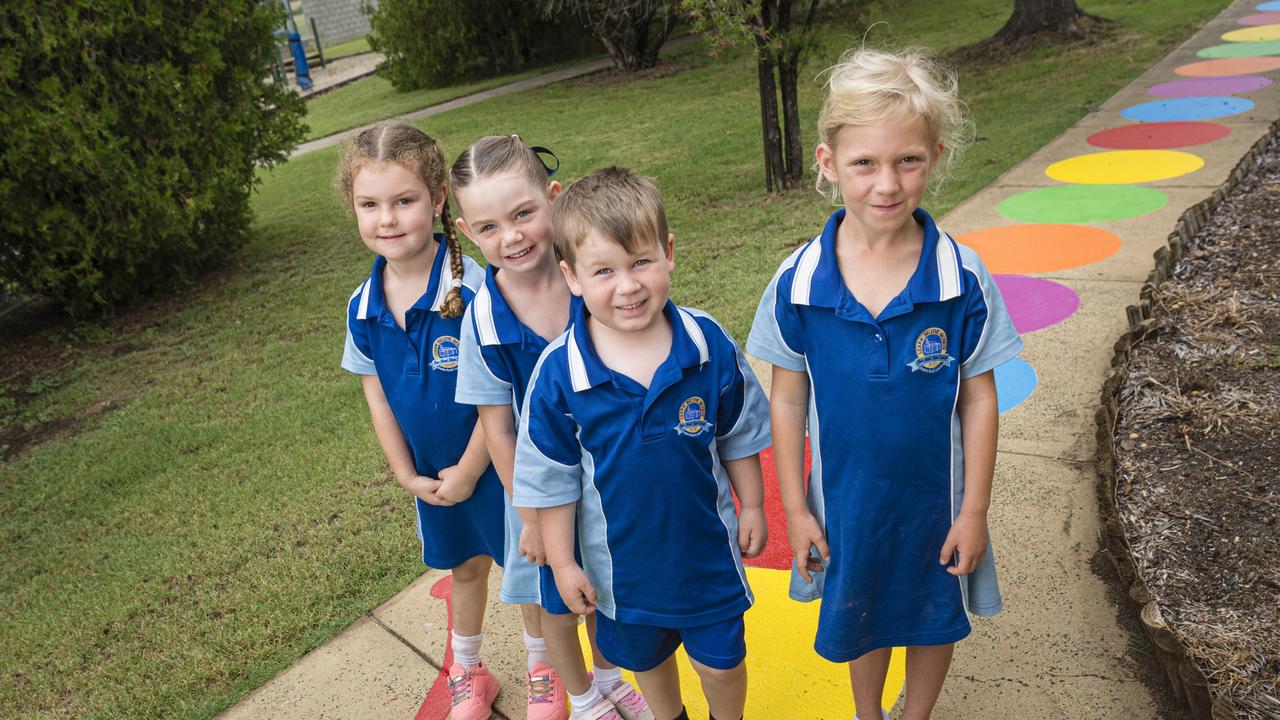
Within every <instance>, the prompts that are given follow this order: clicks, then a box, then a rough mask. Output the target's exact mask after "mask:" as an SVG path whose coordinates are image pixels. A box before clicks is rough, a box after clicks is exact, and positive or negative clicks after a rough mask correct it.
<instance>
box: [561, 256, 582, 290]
mask: <svg viewBox="0 0 1280 720" xmlns="http://www.w3.org/2000/svg"><path fill="white" fill-rule="evenodd" d="M560 272H562V273H564V281H565V282H566V283H568V284H569V292H571V293H573V294H574V295H577V296H578V297H582V286H581V285H579V284H578V276H577V275H575V274H574V272H573V268H572V267H571V266H570V265H569V263H567V262H565V261H564V260H561V261H560Z"/></svg>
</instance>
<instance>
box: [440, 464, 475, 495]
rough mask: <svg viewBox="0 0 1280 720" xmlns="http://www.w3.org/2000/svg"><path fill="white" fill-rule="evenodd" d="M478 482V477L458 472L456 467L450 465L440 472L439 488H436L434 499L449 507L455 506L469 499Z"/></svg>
mask: <svg viewBox="0 0 1280 720" xmlns="http://www.w3.org/2000/svg"><path fill="white" fill-rule="evenodd" d="M478 482H480V478H479V477H472V476H470V475H468V474H467V473H465V472H463V471H462V470H460V469H459V468H458V466H457V465H450V466H449V467H447V468H445V469H443V470H441V471H440V487H438V488H436V497H438V498H440V499H441V500H444V501H445V502H446V503H448V504H449V505H457V504H458V503H460V502H462V501H463V500H466V499H467V498H469V497H471V493H473V492H475V491H476V483H478Z"/></svg>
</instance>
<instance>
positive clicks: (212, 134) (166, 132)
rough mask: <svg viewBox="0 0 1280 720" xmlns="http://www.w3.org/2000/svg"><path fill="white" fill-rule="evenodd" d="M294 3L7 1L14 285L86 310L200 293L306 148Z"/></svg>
mask: <svg viewBox="0 0 1280 720" xmlns="http://www.w3.org/2000/svg"><path fill="white" fill-rule="evenodd" d="M279 13H280V9H279V6H277V5H275V4H274V3H273V4H271V5H266V6H264V5H261V4H259V3H258V2H256V0H236V1H230V2H216V3H203V2H131V1H129V0H61V1H60V2H44V1H42V0H6V2H4V3H3V4H0V138H3V141H0V284H8V285H10V286H11V287H14V286H16V287H17V288H19V289H21V290H22V291H26V292H34V293H37V294H42V295H46V296H49V297H52V298H56V299H57V300H59V301H60V302H61V303H62V304H63V306H64V307H65V308H67V309H68V310H69V311H71V312H73V313H86V312H90V311H95V310H105V309H110V308H112V307H114V306H116V305H118V304H120V303H123V302H125V301H127V300H130V299H132V298H134V297H136V296H139V295H141V294H144V293H147V292H152V291H157V290H171V289H175V288H180V287H183V286H186V285H189V284H191V283H192V282H194V280H195V279H196V278H197V277H198V275H199V273H200V272H201V271H202V270H204V269H205V268H207V267H209V266H211V265H213V264H215V263H216V262H218V261H219V260H221V259H223V258H225V257H226V256H227V255H229V254H230V253H231V252H232V251H233V250H234V249H235V248H236V247H238V246H239V245H241V244H242V243H243V242H244V241H245V240H246V239H247V237H248V231H249V221H250V210H249V194H250V192H251V190H252V188H253V185H254V183H255V182H256V180H255V173H256V171H257V168H258V167H259V166H261V165H264V164H271V163H274V162H279V161H282V160H283V159H284V156H285V153H286V152H288V150H289V149H290V148H292V147H293V146H294V144H295V143H296V142H297V141H298V140H299V139H301V137H302V134H303V131H304V129H305V128H304V127H303V125H302V123H301V117H302V115H303V113H304V112H305V106H304V104H303V101H302V100H301V98H299V97H298V96H296V95H294V94H293V93H291V92H289V90H288V89H286V88H284V87H283V86H280V85H276V84H274V83H271V82H270V81H269V80H268V78H269V77H270V70H269V68H270V65H271V63H273V62H274V61H275V59H276V49H275V38H274V37H273V34H272V33H273V31H274V30H275V28H276V27H277V26H278V25H279V24H280V23H281V21H282V17H281V15H280V14H279Z"/></svg>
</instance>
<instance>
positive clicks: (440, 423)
mask: <svg viewBox="0 0 1280 720" xmlns="http://www.w3.org/2000/svg"><path fill="white" fill-rule="evenodd" d="M443 240H444V238H443V236H442V235H439V234H437V235H436V241H437V242H438V243H439V247H438V248H437V250H436V256H435V262H434V264H433V265H432V267H431V280H430V282H429V284H428V286H427V291H426V292H425V293H423V295H422V297H420V298H418V301H417V302H415V303H414V304H413V307H411V308H409V310H407V311H406V312H405V327H404V328H403V329H402V328H401V327H400V326H399V325H398V324H397V323H396V320H395V317H394V316H393V315H392V313H391V310H390V309H389V308H387V306H386V301H385V295H384V294H383V287H382V271H383V268H385V267H386V263H387V261H386V259H385V258H383V257H381V256H379V257H377V258H376V259H375V260H374V262H373V271H372V272H371V273H370V274H369V278H368V279H367V280H365V281H364V283H362V284H361V285H360V287H358V288H356V291H355V292H354V293H353V294H352V295H351V299H350V300H349V301H348V303H347V341H346V349H345V351H344V352H343V355H342V367H343V368H345V369H346V370H349V371H351V372H353V373H355V374H357V375H377V376H378V381H379V383H380V384H381V385H382V391H383V393H385V394H386V396H387V403H388V404H389V405H390V406H391V412H392V413H393V414H394V415H395V418H396V422H397V423H399V425H400V431H401V432H402V433H403V434H404V439H405V443H407V444H408V446H409V451H410V452H411V453H412V455H413V463H414V467H415V468H416V469H417V471H418V472H419V473H421V474H423V475H426V476H427V477H437V476H438V475H439V473H440V470H442V469H443V468H446V467H449V466H451V465H455V464H457V462H458V460H459V459H460V458H461V457H462V453H463V452H464V451H465V450H466V447H467V444H468V443H469V442H470V440H471V433H472V431H473V429H474V428H475V424H476V421H477V416H476V409H475V408H474V407H472V406H470V405H460V404H458V403H456V402H454V399H453V396H454V391H455V387H456V385H457V378H458V374H457V369H458V349H459V342H460V341H459V337H460V336H461V334H462V332H461V331H462V318H460V317H458V318H446V317H444V316H443V315H441V314H440V307H441V305H442V304H443V303H444V300H445V298H446V297H447V296H448V294H449V289H450V287H451V285H452V282H453V273H452V270H451V266H450V263H449V257H448V256H449V250H448V245H447V244H445V243H444V242H443ZM462 265H463V278H462V299H463V301H464V302H467V303H470V302H471V300H472V298H474V296H475V291H476V289H477V288H478V287H479V286H480V284H481V283H482V282H483V279H484V273H483V271H482V270H481V269H480V267H479V266H478V265H476V264H475V262H473V261H472V260H471V259H470V258H468V257H465V256H464V257H463V258H462ZM504 494H505V493H504V492H503V489H502V483H501V482H500V481H499V480H498V475H497V473H496V472H494V470H493V468H492V467H490V468H489V469H488V470H486V471H485V473H484V475H483V476H481V478H480V481H479V482H478V483H477V484H476V489H475V492H474V493H473V494H472V496H471V497H470V498H468V499H467V500H466V501H464V502H461V503H458V504H457V505H454V506H450V507H438V506H435V505H428V504H427V503H425V502H423V501H422V500H420V499H418V498H414V500H415V502H416V505H417V521H418V537H419V539H421V540H422V561H423V562H424V563H426V564H427V565H428V566H430V567H433V568H441V569H448V568H452V567H455V566H457V565H458V564H460V563H461V562H463V561H464V560H466V559H468V558H471V557H474V556H476V555H488V556H489V557H492V558H494V559H495V560H497V561H498V562H499V563H501V562H502V560H503V542H504V537H503V523H502V503H503V495H504Z"/></svg>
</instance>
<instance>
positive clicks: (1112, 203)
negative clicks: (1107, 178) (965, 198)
mask: <svg viewBox="0 0 1280 720" xmlns="http://www.w3.org/2000/svg"><path fill="white" fill-rule="evenodd" d="M1167 202H1169V197H1168V196H1167V195H1165V194H1164V193H1162V192H1160V191H1159V190H1156V189H1154V188H1148V187H1138V186H1137V185H1060V186H1056V187H1047V188H1040V189H1038V190H1029V191H1027V192H1023V193H1018V194H1017V195H1013V196H1011V197H1008V198H1005V199H1004V200H1003V201H1001V203H1000V204H999V205H997V206H996V212H998V213H1000V214H1001V215H1003V216H1005V217H1007V218H1009V219H1011V220H1018V221H1020V222H1026V223H1067V224H1070V223H1095V222H1106V221H1108V220H1124V219H1125V218H1133V217H1138V216H1139V215H1146V214H1147V213H1150V212H1155V211H1156V210H1159V209H1160V208H1162V207H1164V205H1165V203H1167Z"/></svg>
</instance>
